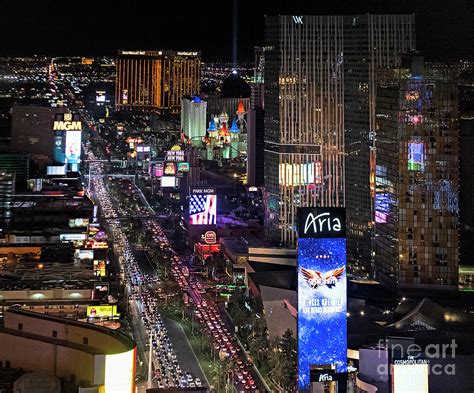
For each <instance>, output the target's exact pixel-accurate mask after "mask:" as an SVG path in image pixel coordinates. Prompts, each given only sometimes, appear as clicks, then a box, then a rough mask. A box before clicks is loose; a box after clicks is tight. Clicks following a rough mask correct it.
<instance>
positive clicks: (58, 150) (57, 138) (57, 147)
mask: <svg viewBox="0 0 474 393" xmlns="http://www.w3.org/2000/svg"><path fill="white" fill-rule="evenodd" d="M64 144H65V135H64V131H55V132H54V151H53V159H54V162H55V163H57V164H65V163H66V155H65V154H64V152H65V148H64Z"/></svg>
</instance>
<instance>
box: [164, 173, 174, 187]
mask: <svg viewBox="0 0 474 393" xmlns="http://www.w3.org/2000/svg"><path fill="white" fill-rule="evenodd" d="M161 187H165V188H167V187H173V188H174V187H176V177H174V176H163V177H162V178H161Z"/></svg>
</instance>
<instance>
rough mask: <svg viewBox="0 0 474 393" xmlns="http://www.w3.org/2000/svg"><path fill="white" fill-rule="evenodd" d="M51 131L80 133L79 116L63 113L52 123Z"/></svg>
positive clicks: (80, 123)
mask: <svg viewBox="0 0 474 393" xmlns="http://www.w3.org/2000/svg"><path fill="white" fill-rule="evenodd" d="M53 131H82V122H81V120H80V117H79V115H73V114H72V113H64V114H62V115H58V116H57V117H56V120H55V121H54V123H53Z"/></svg>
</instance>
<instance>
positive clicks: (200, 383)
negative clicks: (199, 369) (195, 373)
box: [194, 378, 202, 388]
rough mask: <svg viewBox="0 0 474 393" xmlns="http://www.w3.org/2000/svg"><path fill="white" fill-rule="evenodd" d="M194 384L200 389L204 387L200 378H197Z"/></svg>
mask: <svg viewBox="0 0 474 393" xmlns="http://www.w3.org/2000/svg"><path fill="white" fill-rule="evenodd" d="M194 382H195V383H196V386H197V387H198V388H200V387H201V386H202V382H201V380H200V379H199V378H196V379H195V380H194Z"/></svg>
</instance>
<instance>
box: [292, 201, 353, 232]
mask: <svg viewBox="0 0 474 393" xmlns="http://www.w3.org/2000/svg"><path fill="white" fill-rule="evenodd" d="M298 236H299V237H300V238H327V237H335V238H337V237H345V236H346V214H345V209H344V208H337V207H328V208H326V207H325V208H312V207H303V208H300V209H299V214H298Z"/></svg>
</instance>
